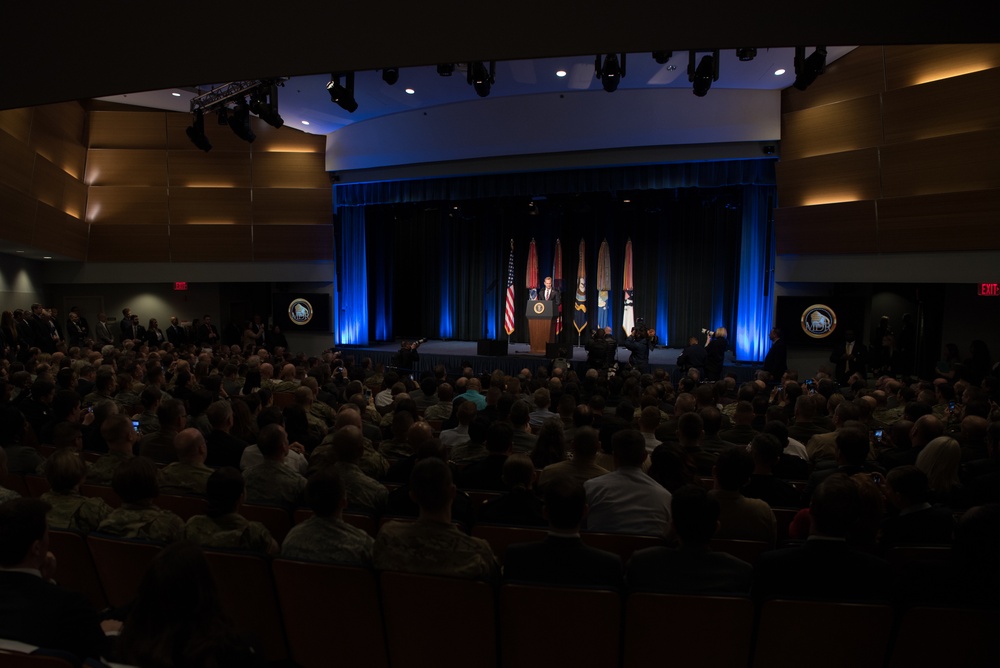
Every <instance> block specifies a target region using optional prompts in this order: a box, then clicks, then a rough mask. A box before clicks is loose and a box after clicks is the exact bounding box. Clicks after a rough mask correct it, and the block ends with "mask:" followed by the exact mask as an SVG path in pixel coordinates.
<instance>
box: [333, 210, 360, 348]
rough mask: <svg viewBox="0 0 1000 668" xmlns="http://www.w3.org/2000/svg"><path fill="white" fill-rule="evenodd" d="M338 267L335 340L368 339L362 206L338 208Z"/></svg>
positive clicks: (348, 343)
mask: <svg viewBox="0 0 1000 668" xmlns="http://www.w3.org/2000/svg"><path fill="white" fill-rule="evenodd" d="M338 246H339V248H338V253H337V256H338V257H337V259H338V263H337V268H338V269H339V270H340V271H339V276H338V279H339V280H338V282H337V288H338V289H337V291H336V292H335V293H334V309H336V311H337V319H336V322H337V343H342V344H347V345H367V343H368V263H367V255H366V253H365V209H364V207H360V206H359V207H345V208H342V209H341V210H340V239H339V244H338Z"/></svg>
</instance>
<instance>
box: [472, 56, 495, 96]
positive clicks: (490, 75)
mask: <svg viewBox="0 0 1000 668" xmlns="http://www.w3.org/2000/svg"><path fill="white" fill-rule="evenodd" d="M496 73H497V61H495V60H491V61H490V68H489V69H488V70H487V69H486V63H484V62H483V61H481V60H477V61H475V62H472V63H469V68H468V74H467V75H466V76H467V81H468V82H469V85H470V86H472V87H473V88H475V89H476V95H478V96H479V97H486V96H488V95H489V94H490V87H491V86H492V85H493V84H494V83H495V82H496Z"/></svg>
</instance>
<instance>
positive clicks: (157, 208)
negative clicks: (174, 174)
mask: <svg viewBox="0 0 1000 668" xmlns="http://www.w3.org/2000/svg"><path fill="white" fill-rule="evenodd" d="M87 221H88V222H90V223H95V224H98V225H107V224H112V225H166V224H167V222H168V218H167V189H166V188H152V187H150V188H134V187H127V186H121V187H119V186H91V187H90V191H89V195H88V198H87Z"/></svg>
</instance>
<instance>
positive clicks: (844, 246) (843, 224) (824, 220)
mask: <svg viewBox="0 0 1000 668" xmlns="http://www.w3.org/2000/svg"><path fill="white" fill-rule="evenodd" d="M774 225H775V228H774V231H775V236H776V238H777V252H778V253H779V254H781V255H784V254H792V255H799V254H803V255H805V254H812V253H875V252H878V250H879V249H878V248H877V246H876V217H875V202H873V201H865V202H843V203H840V204H822V205H817V206H800V207H793V208H780V209H775V210H774Z"/></svg>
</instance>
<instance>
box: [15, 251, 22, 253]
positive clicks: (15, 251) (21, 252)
mask: <svg viewBox="0 0 1000 668" xmlns="http://www.w3.org/2000/svg"><path fill="white" fill-rule="evenodd" d="M15 252H16V253H23V252H24V251H15Z"/></svg>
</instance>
